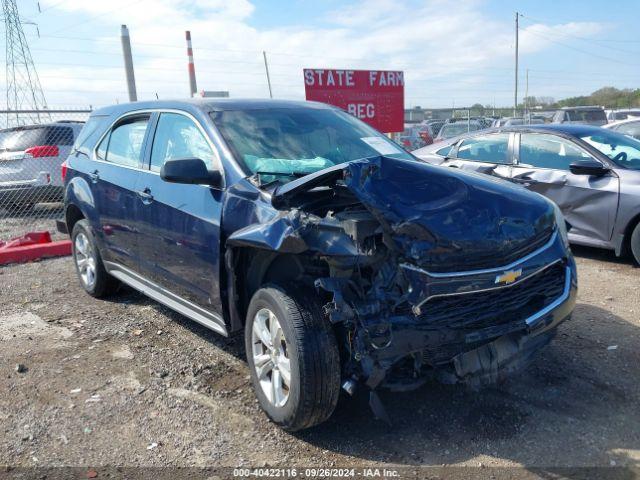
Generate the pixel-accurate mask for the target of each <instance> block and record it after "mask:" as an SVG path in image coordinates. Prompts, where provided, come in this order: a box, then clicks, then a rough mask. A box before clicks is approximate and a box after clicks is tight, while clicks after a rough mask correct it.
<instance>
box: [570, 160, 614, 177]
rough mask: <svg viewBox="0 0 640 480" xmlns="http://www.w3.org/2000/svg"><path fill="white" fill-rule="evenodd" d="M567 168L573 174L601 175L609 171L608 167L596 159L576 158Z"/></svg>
mask: <svg viewBox="0 0 640 480" xmlns="http://www.w3.org/2000/svg"><path fill="white" fill-rule="evenodd" d="M569 170H571V173H573V174H574V175H595V176H602V175H604V174H606V173H607V172H608V171H609V168H608V167H606V166H604V165H603V164H601V163H600V162H598V161H597V160H577V161H575V162H573V163H572V164H571V165H569Z"/></svg>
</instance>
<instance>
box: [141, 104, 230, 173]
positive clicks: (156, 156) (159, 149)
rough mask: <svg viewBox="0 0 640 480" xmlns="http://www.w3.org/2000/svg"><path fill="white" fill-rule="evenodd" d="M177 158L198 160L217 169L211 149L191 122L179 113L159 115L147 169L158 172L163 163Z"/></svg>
mask: <svg viewBox="0 0 640 480" xmlns="http://www.w3.org/2000/svg"><path fill="white" fill-rule="evenodd" d="M178 158H199V159H200V160H203V161H204V163H205V164H206V165H207V167H208V168H209V169H211V170H215V169H217V168H218V166H217V162H216V156H215V154H214V152H213V149H212V148H211V146H210V145H209V143H208V142H207V139H206V138H205V136H204V135H203V133H202V132H201V131H200V129H199V128H198V126H197V125H196V124H195V123H194V122H193V120H191V119H190V118H189V117H187V116H185V115H181V114H179V113H161V114H160V118H159V119H158V126H157V127H156V132H155V135H154V137H153V147H152V149H151V164H150V166H149V168H150V170H151V171H152V172H159V171H160V169H161V168H162V165H163V164H164V162H165V161H167V160H175V159H178Z"/></svg>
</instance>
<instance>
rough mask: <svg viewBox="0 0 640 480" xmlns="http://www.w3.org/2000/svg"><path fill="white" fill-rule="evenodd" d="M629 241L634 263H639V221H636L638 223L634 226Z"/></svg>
mask: <svg viewBox="0 0 640 480" xmlns="http://www.w3.org/2000/svg"><path fill="white" fill-rule="evenodd" d="M629 243H630V245H629V246H630V247H631V253H632V254H633V258H635V260H636V263H638V264H639V265H640V223H638V225H636V228H634V229H633V233H632V234H631V239H630V242H629Z"/></svg>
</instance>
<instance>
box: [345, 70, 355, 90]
mask: <svg viewBox="0 0 640 480" xmlns="http://www.w3.org/2000/svg"><path fill="white" fill-rule="evenodd" d="M354 85H355V83H353V70H347V87H353V86H354Z"/></svg>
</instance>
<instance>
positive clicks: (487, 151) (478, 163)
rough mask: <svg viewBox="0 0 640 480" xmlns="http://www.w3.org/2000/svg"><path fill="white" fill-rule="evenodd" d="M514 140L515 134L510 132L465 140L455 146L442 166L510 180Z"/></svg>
mask: <svg viewBox="0 0 640 480" xmlns="http://www.w3.org/2000/svg"><path fill="white" fill-rule="evenodd" d="M512 138H513V134H511V133H508V132H502V133H491V134H485V135H477V136H475V137H471V138H465V139H463V140H461V141H460V142H458V143H457V144H456V145H454V147H453V148H452V149H451V152H450V153H449V156H447V157H446V159H445V161H444V162H443V163H442V164H441V165H442V166H446V167H453V168H459V169H460V170H465V171H472V172H476V173H484V174H486V175H492V176H495V177H499V178H504V179H507V180H508V179H509V178H510V176H511V164H512V158H513V156H512V148H511V143H512Z"/></svg>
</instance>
